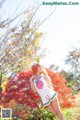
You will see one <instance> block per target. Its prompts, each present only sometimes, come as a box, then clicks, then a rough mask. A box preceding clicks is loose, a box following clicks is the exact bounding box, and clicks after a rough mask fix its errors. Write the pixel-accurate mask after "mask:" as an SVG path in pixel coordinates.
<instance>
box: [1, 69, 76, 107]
mask: <svg viewBox="0 0 80 120" xmlns="http://www.w3.org/2000/svg"><path fill="white" fill-rule="evenodd" d="M46 70H47V72H48V75H49V76H50V78H51V81H52V85H53V87H54V90H56V91H57V92H58V98H59V102H60V105H61V106H62V107H71V106H73V105H74V102H75V97H74V96H73V95H72V91H71V89H70V88H69V87H68V86H67V85H66V80H65V78H64V77H62V76H60V75H59V74H57V73H54V72H52V71H51V70H49V69H46ZM31 76H32V72H31V71H23V72H20V73H18V74H17V75H16V76H15V77H11V78H10V80H9V82H8V83H7V85H6V86H5V90H4V91H3V92H2V94H1V101H0V103H1V105H3V106H4V107H5V104H9V103H10V101H12V100H14V101H15V102H16V103H18V104H25V105H26V106H27V107H32V108H35V107H37V106H38V105H39V104H40V101H41V99H40V97H39V96H38V94H37V93H35V92H34V91H32V90H31V87H30V81H29V80H30V77H31Z"/></svg>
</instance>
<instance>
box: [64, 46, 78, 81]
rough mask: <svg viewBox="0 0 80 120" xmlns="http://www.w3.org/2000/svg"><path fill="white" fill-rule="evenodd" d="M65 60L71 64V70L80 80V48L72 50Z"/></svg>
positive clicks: (76, 78)
mask: <svg viewBox="0 0 80 120" xmlns="http://www.w3.org/2000/svg"><path fill="white" fill-rule="evenodd" d="M65 62H66V64H69V65H70V66H71V72H72V73H73V74H74V79H75V80H80V49H78V48H76V49H75V50H73V51H70V52H69V55H68V56H67V58H66V60H65Z"/></svg>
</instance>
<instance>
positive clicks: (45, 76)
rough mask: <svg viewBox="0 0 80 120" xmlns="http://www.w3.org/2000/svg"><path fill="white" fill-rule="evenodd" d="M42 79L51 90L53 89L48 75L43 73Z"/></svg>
mask: <svg viewBox="0 0 80 120" xmlns="http://www.w3.org/2000/svg"><path fill="white" fill-rule="evenodd" d="M44 79H45V80H46V82H47V83H48V87H49V88H51V89H52V90H53V89H54V88H53V86H52V83H51V80H50V77H49V76H48V75H44Z"/></svg>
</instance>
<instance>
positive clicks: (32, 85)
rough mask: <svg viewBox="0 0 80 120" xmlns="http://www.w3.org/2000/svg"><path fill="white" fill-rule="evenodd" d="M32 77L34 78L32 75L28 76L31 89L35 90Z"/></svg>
mask: <svg viewBox="0 0 80 120" xmlns="http://www.w3.org/2000/svg"><path fill="white" fill-rule="evenodd" d="M33 78H34V76H32V77H31V78H30V84H31V89H32V90H33V91H34V92H36V90H35V86H34V83H33Z"/></svg>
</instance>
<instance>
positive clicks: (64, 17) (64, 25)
mask: <svg viewBox="0 0 80 120" xmlns="http://www.w3.org/2000/svg"><path fill="white" fill-rule="evenodd" d="M43 1H44V2H54V0H6V2H5V4H4V8H3V11H5V14H6V15H7V16H10V15H12V13H14V11H15V9H16V7H17V5H19V7H18V9H17V14H18V13H20V12H21V11H23V10H25V9H26V8H28V7H29V6H31V5H32V6H34V7H35V6H37V5H41V6H40V8H39V9H38V11H37V13H36V17H35V19H39V20H40V21H43V20H44V19H45V18H46V17H47V16H48V15H49V14H50V13H51V12H52V11H53V10H54V12H53V14H52V15H51V16H50V17H49V18H48V19H47V20H46V21H45V22H44V23H43V24H42V25H41V26H40V27H39V29H38V30H39V31H41V32H43V33H44V39H43V41H42V48H43V49H46V50H47V51H46V53H47V54H46V57H45V58H44V59H42V60H41V64H43V65H44V64H45V66H49V65H51V64H54V65H57V66H59V67H60V68H61V69H64V70H68V69H69V67H68V66H67V65H65V62H64V60H65V59H66V56H67V55H68V52H69V51H71V50H72V49H73V48H74V47H76V46H78V42H79V41H80V1H79V0H73V1H71V2H78V3H79V5H53V6H51V5H43V4H42V3H43ZM56 1H57V2H70V1H69V0H65V1H63V0H56ZM23 19H24V18H23ZM23 19H22V20H23Z"/></svg>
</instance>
